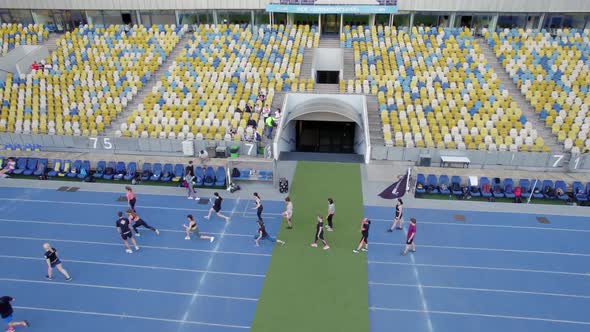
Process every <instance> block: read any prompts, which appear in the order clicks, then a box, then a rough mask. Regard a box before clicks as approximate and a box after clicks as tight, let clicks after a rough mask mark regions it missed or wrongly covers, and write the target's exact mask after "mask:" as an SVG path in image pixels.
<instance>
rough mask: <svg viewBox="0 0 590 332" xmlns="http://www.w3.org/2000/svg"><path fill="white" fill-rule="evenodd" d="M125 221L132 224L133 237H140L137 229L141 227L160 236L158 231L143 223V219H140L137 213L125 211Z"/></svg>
mask: <svg viewBox="0 0 590 332" xmlns="http://www.w3.org/2000/svg"><path fill="white" fill-rule="evenodd" d="M127 219H129V221H130V222H132V223H133V230H134V231H135V235H137V236H141V234H139V231H138V230H137V228H138V227H140V226H143V227H145V228H147V229H151V230H152V231H154V232H156V235H160V231H159V230H157V229H155V228H154V227H152V226H150V225H148V223H147V222H145V221H144V220H143V219H141V218H140V217H139V216H138V215H137V213H135V212H134V211H131V210H127Z"/></svg>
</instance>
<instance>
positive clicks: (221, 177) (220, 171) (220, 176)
mask: <svg viewBox="0 0 590 332" xmlns="http://www.w3.org/2000/svg"><path fill="white" fill-rule="evenodd" d="M225 178H226V174H225V167H223V166H219V167H217V171H216V172H215V186H216V187H224V186H225Z"/></svg>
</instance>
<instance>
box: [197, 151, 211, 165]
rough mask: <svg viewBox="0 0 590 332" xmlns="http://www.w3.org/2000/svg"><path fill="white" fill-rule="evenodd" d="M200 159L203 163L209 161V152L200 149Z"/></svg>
mask: <svg viewBox="0 0 590 332" xmlns="http://www.w3.org/2000/svg"><path fill="white" fill-rule="evenodd" d="M199 160H201V163H205V162H207V161H209V153H207V151H206V150H201V151H199Z"/></svg>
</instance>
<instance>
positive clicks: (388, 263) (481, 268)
mask: <svg viewBox="0 0 590 332" xmlns="http://www.w3.org/2000/svg"><path fill="white" fill-rule="evenodd" d="M368 263H369V264H384V265H406V266H412V264H410V263H401V262H381V261H368ZM415 266H420V267H442V268H451V269H467V270H488V271H508V272H528V273H544V274H562V275H572V276H586V273H578V272H564V271H548V270H531V269H516V268H506V267H489V266H469V265H445V264H415Z"/></svg>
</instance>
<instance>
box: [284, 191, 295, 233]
mask: <svg viewBox="0 0 590 332" xmlns="http://www.w3.org/2000/svg"><path fill="white" fill-rule="evenodd" d="M285 203H286V206H285V212H283V217H284V218H285V219H287V229H293V223H292V222H291V218H292V217H293V202H291V198H289V197H286V198H285Z"/></svg>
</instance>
